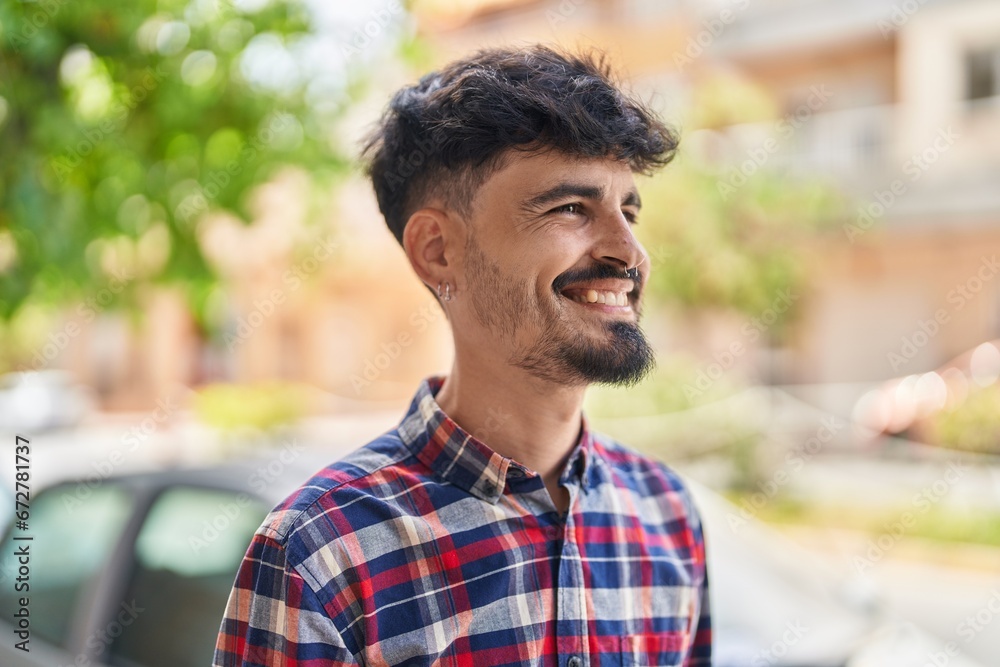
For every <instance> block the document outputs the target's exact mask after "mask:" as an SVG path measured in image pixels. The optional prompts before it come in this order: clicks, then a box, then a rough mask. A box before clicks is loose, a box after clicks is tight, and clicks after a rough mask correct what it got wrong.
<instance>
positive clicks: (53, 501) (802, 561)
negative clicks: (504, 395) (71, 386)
mask: <svg viewBox="0 0 1000 667" xmlns="http://www.w3.org/2000/svg"><path fill="white" fill-rule="evenodd" d="M306 458H307V457H305V456H303V457H302V458H301V459H299V460H296V461H295V462H294V464H288V465H285V464H284V463H282V464H281V466H278V465H276V462H275V461H271V462H264V463H256V464H255V463H244V464H238V465H237V464H234V465H228V466H220V467H214V468H207V469H194V470H191V469H188V470H168V471H163V472H152V473H144V474H129V475H121V476H117V477H110V478H107V479H104V480H100V481H95V482H93V483H90V484H88V483H86V482H84V483H75V482H69V483H63V484H57V485H55V486H52V487H50V488H48V489H46V490H44V491H42V492H40V493H38V494H37V495H35V496H33V498H32V503H31V516H30V522H29V528H28V530H27V531H20V530H18V529H17V528H16V527H9V528H8V530H7V534H6V536H5V538H4V541H3V546H2V552H0V609H3V611H4V613H3V617H2V618H3V620H2V621H0V636H4V637H7V638H8V640H6V641H4V642H0V665H3V666H4V667H43V666H44V667H52V666H54V665H64V666H67V667H68V666H70V665H74V666H78V667H87V666H90V665H94V666H100V665H115V666H120V667H187V666H191V667H194V666H195V665H197V666H199V667H204V666H205V665H208V664H211V661H212V652H213V647H214V644H215V638H216V633H217V631H218V628H219V623H220V620H221V618H222V614H223V610H224V608H225V605H226V600H227V597H228V594H229V591H230V588H231V586H232V583H233V579H234V576H235V573H236V570H237V567H238V565H239V562H240V560H241V558H242V556H243V554H244V552H245V550H246V547H247V545H248V544H249V542H250V538H251V535H252V534H253V532H254V530H255V529H256V528H257V526H258V525H259V524H260V523H261V521H262V520H263V518H264V516H265V515H266V513H267V511H268V510H269V508H270V507H272V506H274V505H275V504H277V502H278V501H280V500H281V499H282V498H283V497H285V496H286V495H287V494H288V493H289V492H291V491H292V490H293V489H294V488H295V487H296V486H297V485H298V484H301V483H302V482H303V481H304V480H305V479H307V478H308V477H309V475H310V474H311V473H312V472H314V471H315V470H317V469H318V468H319V467H321V466H322V465H323V464H324V463H325V462H323V461H317V460H315V459H311V460H308V461H307V460H306ZM692 488H693V490H694V493H695V496H696V501H697V502H698V504H699V507H700V508H701V512H702V515H703V517H704V521H705V532H706V536H707V543H708V549H709V567H710V578H711V583H712V605H713V626H714V629H715V655H716V658H715V661H714V664H715V666H716V667H761V666H762V665H767V666H768V667H771V666H774V667H780V666H785V667H791V666H793V665H794V666H797V667H832V666H834V665H838V666H843V667H867V666H870V665H871V666H877V667H922V666H923V665H924V664H925V662H926V660H927V655H928V654H930V653H932V652H935V651H942V650H943V645H942V643H941V642H939V641H937V640H934V639H933V638H930V637H928V636H927V635H926V634H924V633H922V632H921V631H920V630H919V629H918V628H916V627H914V626H913V625H912V624H909V623H906V622H905V621H902V620H897V619H891V618H887V617H885V615H884V614H882V613H881V612H880V610H879V607H878V604H877V600H875V598H873V597H872V596H871V595H868V594H866V593H864V592H863V591H862V592H861V593H859V590H860V589H858V588H857V586H854V585H852V584H851V583H850V582H848V581H845V580H844V579H843V578H841V577H839V576H838V575H837V574H836V573H831V572H828V571H826V570H825V569H824V568H823V567H822V566H821V565H819V564H818V563H816V562H814V560H813V559H811V558H810V557H809V555H808V554H805V553H801V552H799V551H797V550H795V549H794V547H793V546H791V545H790V544H788V543H787V542H786V541H785V540H783V539H781V537H780V536H777V535H774V534H773V533H771V532H770V531H769V529H767V528H766V527H765V526H763V525H761V524H760V523H759V522H757V521H755V520H753V519H752V518H750V519H748V520H746V523H744V524H740V526H739V528H738V529H734V527H733V525H732V516H734V515H738V512H739V510H738V509H737V508H736V507H735V506H733V505H731V504H730V503H728V502H727V501H725V500H724V499H723V498H721V497H720V496H719V495H717V494H715V493H713V492H711V491H710V490H708V489H706V488H704V487H701V486H699V485H697V484H693V483H692ZM24 535H31V536H32V537H33V538H34V539H33V540H32V541H31V542H30V552H31V560H30V567H31V571H30V595H29V596H28V597H29V598H30V599H29V613H30V616H29V618H30V629H31V640H30V641H31V643H30V649H31V650H30V652H29V653H25V652H22V651H20V650H17V649H16V648H15V642H14V641H10V638H11V637H16V635H14V634H13V633H14V631H15V629H16V628H13V627H10V622H11V619H12V617H13V616H12V615H13V614H14V612H15V611H16V610H17V609H18V608H19V606H20V605H19V600H18V598H19V594H18V593H17V592H16V591H15V590H14V586H13V585H12V584H13V583H14V580H15V578H16V577H17V576H18V575H17V567H18V566H17V563H15V562H14V561H13V560H12V559H11V558H10V555H11V554H13V553H14V549H15V544H24V542H23V541H20V542H15V541H14V538H15V537H18V536H24ZM949 660H950V662H949V663H948V664H949V667H976V663H973V662H971V661H968V660H966V659H964V657H963V656H957V657H950V658H949ZM483 664H484V665H485V664H488V663H486V662H484V663H483Z"/></svg>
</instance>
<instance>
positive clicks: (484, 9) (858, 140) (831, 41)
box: [0, 0, 1000, 667]
mask: <svg viewBox="0 0 1000 667" xmlns="http://www.w3.org/2000/svg"><path fill="white" fill-rule="evenodd" d="M535 41H542V42H547V43H552V44H558V45H562V46H565V47H568V48H598V49H601V50H604V51H606V52H607V53H608V55H609V58H610V61H611V62H612V64H613V65H614V66H615V68H616V69H617V70H618V71H619V72H620V74H621V76H622V78H623V80H625V81H626V82H627V85H628V87H630V88H631V89H632V90H634V91H635V92H636V93H637V94H638V95H639V96H640V97H642V98H643V99H645V100H647V101H648V102H649V104H650V105H651V106H652V107H653V108H655V109H656V110H657V111H658V112H660V113H661V114H662V115H663V116H664V117H665V119H666V120H667V121H668V122H670V123H672V124H673V125H675V126H676V127H678V128H679V129H680V131H681V137H682V140H681V151H680V154H679V157H678V158H677V159H676V160H675V162H674V163H672V164H671V165H670V166H668V167H667V168H666V169H665V170H664V171H663V172H661V173H660V174H658V175H656V176H654V177H649V178H640V179H639V180H638V181H637V182H638V186H639V189H640V192H641V193H642V197H643V201H644V207H643V213H642V218H641V223H640V224H639V225H638V227H637V228H636V233H637V235H638V236H639V238H640V240H641V241H642V243H643V244H644V245H645V247H646V249H647V251H648V252H649V253H650V256H651V259H652V266H651V267H649V270H650V276H651V280H650V283H649V287H648V289H647V290H646V294H645V297H644V298H645V308H644V318H643V322H642V324H643V328H644V329H645V331H646V332H647V334H648V335H649V337H650V338H651V340H652V341H653V343H654V346H655V347H656V349H657V352H658V355H659V356H658V366H657V371H656V373H655V375H654V376H652V377H650V378H649V379H648V380H647V381H645V382H644V383H643V384H642V385H641V386H639V387H636V388H634V389H630V390H622V389H613V388H605V387H593V388H591V389H590V390H589V393H588V398H587V403H586V406H585V410H586V413H587V414H588V416H589V417H590V418H591V419H592V421H593V423H594V425H595V427H596V428H598V429H599V430H602V431H604V432H607V433H609V434H610V435H612V436H614V437H616V438H618V439H620V440H621V441H622V442H624V443H627V444H629V445H632V446H634V447H636V448H639V449H641V450H643V451H645V452H647V453H649V454H651V455H653V456H656V457H657V458H660V459H662V460H664V461H666V462H668V463H670V464H671V465H673V466H675V467H676V468H677V469H678V470H679V471H681V472H682V473H684V474H685V475H686V476H688V477H689V478H690V479H692V480H694V481H696V482H697V483H699V484H701V485H703V486H704V487H706V488H707V489H710V490H711V491H712V492H714V494H716V495H718V496H720V497H722V498H725V499H726V500H727V501H728V503H730V504H729V505H727V507H728V509H726V510H724V511H723V512H722V514H721V516H722V517H723V518H724V520H723V522H722V523H719V524H717V525H715V526H714V530H715V531H727V532H728V533H731V534H728V535H726V536H725V539H722V536H719V539H718V540H716V541H717V542H718V543H719V544H722V543H724V542H726V541H728V540H729V538H731V537H734V536H736V537H738V536H739V535H740V533H741V531H742V530H743V527H744V526H746V525H749V524H751V523H753V524H756V523H759V522H763V524H764V525H765V526H767V527H768V528H769V529H771V530H775V531H777V532H778V533H780V534H782V535H783V537H784V538H787V540H788V544H789V545H793V546H794V548H796V549H802V550H803V551H802V553H808V554H809V558H814V559H816V562H818V563H822V564H823V567H824V568H828V569H829V570H830V571H832V572H835V573H837V575H838V576H843V577H845V578H849V579H850V580H851V581H853V582H854V583H853V584H852V586H855V587H856V588H852V589H851V590H852V591H854V592H853V593H852V594H854V595H856V596H857V597H858V598H859V599H861V598H863V599H868V597H867V596H870V595H877V597H878V599H879V600H880V601H881V602H880V604H882V605H884V608H885V609H887V610H888V613H890V614H893V615H897V616H898V617H899V618H903V619H905V620H906V621H907V622H912V623H913V624H914V625H915V627H919V628H921V630H922V631H924V632H926V633H928V634H929V635H931V636H933V637H935V638H936V639H938V640H940V641H941V642H942V644H944V643H948V642H952V643H954V645H956V646H958V647H960V655H961V657H960V658H949V659H950V660H952V662H951V663H950V664H953V665H959V664H966V663H962V662H960V660H961V659H969V660H972V661H974V662H970V663H968V664H981V665H1000V620H998V619H995V618H994V617H995V616H1000V604H997V603H1000V379H998V378H1000V278H998V274H1000V3H997V2H995V0H838V1H834V0H718V1H716V0H703V1H699V2H695V1H693V0H655V1H654V0H561V1H557V0H461V1H451V2H446V1H444V0H414V1H413V2H407V3H403V2H399V1H398V0H373V2H370V3H322V2H319V1H318V0H317V1H316V2H295V1H293V0H238V1H236V0H234V1H229V0H189V1H188V0H163V1H160V2H152V1H151V0H139V1H137V2H133V3H130V4H129V5H128V6H127V7H126V6H122V5H120V4H119V3H112V2H107V1H105V0H100V1H95V2H87V3H71V2H66V1H65V0H41V1H37V2H22V1H20V0H0V373H2V376H0V437H2V438H4V439H5V440H4V443H3V448H4V449H3V451H5V452H6V451H7V449H8V447H11V448H12V447H13V444H14V435H13V434H15V433H19V434H22V435H27V436H30V437H31V439H32V443H33V456H34V458H33V461H32V475H33V477H32V482H33V484H34V485H35V488H38V489H40V488H41V487H42V486H44V485H46V484H54V483H57V482H66V481H70V482H73V483H81V480H86V479H88V478H96V479H98V480H102V479H105V478H109V477H112V476H116V475H124V474H128V473H131V472H135V471H149V470H165V469H173V468H175V467H181V468H183V467H188V466H209V465H216V464H220V463H224V462H227V461H233V460H239V459H243V458H245V457H248V456H250V455H254V456H264V457H267V456H268V452H271V456H272V458H273V457H275V456H277V454H276V453H277V452H283V451H289V446H290V443H292V445H293V449H294V451H295V453H296V454H295V455H296V456H298V455H299V454H298V453H299V452H307V453H308V456H310V457H312V458H313V459H315V460H324V459H326V460H329V461H332V460H335V459H336V458H339V457H340V456H342V455H344V454H345V453H347V452H349V451H350V450H351V449H353V448H355V447H358V446H360V445H362V444H364V443H365V442H367V441H368V440H370V439H372V438H373V437H375V436H377V435H378V434H380V433H382V432H384V431H385V430H388V429H390V428H392V427H393V426H394V425H395V424H396V423H397V422H398V420H399V419H400V417H401V416H402V415H403V413H404V412H405V409H406V406H407V404H408V401H409V399H410V397H411V396H412V394H413V392H414V391H415V389H416V386H417V383H418V382H419V381H420V380H421V379H422V378H423V377H425V376H426V375H429V374H431V373H443V372H447V370H448V368H449V365H450V361H451V342H450V334H449V331H448V325H447V322H446V320H445V318H444V315H443V313H442V312H441V310H440V308H439V307H438V306H437V304H436V302H435V301H434V300H433V299H432V298H431V297H430V295H429V294H428V293H427V290H426V289H424V287H423V286H422V285H421V284H420V282H419V280H418V279H417V278H416V276H415V275H414V274H413V272H412V270H411V269H410V267H409V265H408V263H407V261H406V258H405V255H404V253H403V251H402V249H401V248H400V247H399V246H398V245H397V244H396V242H395V241H394V239H393V238H392V236H391V234H390V233H389V231H388V229H387V228H386V226H385V223H384V221H383V220H382V218H381V216H380V215H379V213H378V210H377V207H376V204H375V201H374V196H373V194H372V192H371V189H370V187H369V185H368V184H367V183H366V182H365V180H364V178H363V176H362V175H361V173H360V169H359V166H358V163H357V158H356V153H357V146H358V140H359V138H360V137H361V136H362V134H363V133H364V131H365V130H366V129H367V127H368V126H369V125H370V124H371V123H372V122H373V121H374V120H375V119H376V118H377V117H378V115H379V114H380V112H381V110H382V108H383V107H384V105H385V104H386V102H387V100H388V97H389V95H390V94H391V93H392V91H394V90H395V89H397V88H398V87H399V86H401V85H403V84H406V83H408V82H411V81H413V80H415V79H416V78H417V77H419V76H420V75H422V74H423V73H425V72H427V71H430V70H431V69H433V68H435V67H437V66H440V65H442V64H444V63H446V62H448V61H449V60H451V59H453V58H456V57H459V56H461V55H464V54H466V53H468V52H469V51H471V50H474V49H476V48H479V47H482V46H488V45H499V44H511V43H515V44H517V43H529V42H535ZM419 162H420V156H414V160H413V165H412V166H413V168H414V169H419V167H420V165H419ZM5 456H6V454H5ZM274 460H277V459H274ZM281 460H284V458H282V459H281ZM95 476H96V477H95ZM303 479H304V478H303ZM0 480H2V481H3V483H4V485H5V486H6V487H7V489H8V490H9V491H11V492H13V488H14V474H13V466H12V465H7V464H4V465H3V466H0ZM708 540H709V542H710V544H711V543H712V542H713V534H712V532H709V533H708ZM720 548H721V547H720ZM994 599H995V600H996V601H997V603H993V602H991V601H993V600H994ZM768 604H769V601H768V600H767V599H763V600H761V599H755V600H749V599H748V600H746V605H747V607H748V609H749V608H751V607H752V608H757V607H759V608H761V609H762V610H765V611H766V609H767V608H768ZM984 610H985V611H984ZM4 611H6V610H4ZM765 611H762V612H761V613H765ZM788 620H789V621H792V620H793V619H792V618H788ZM724 622H725V621H724V619H723V625H724ZM785 648H786V649H787V648H788V647H785ZM757 655H758V657H759V656H760V655H761V654H759V653H758V654H757ZM768 655H770V654H768ZM774 655H775V656H779V655H781V654H779V653H777V652H775V654H774ZM948 655H949V656H951V655H953V654H950V653H949V654H948ZM920 659H922V660H932V659H931V658H929V657H927V656H920ZM122 664H125V663H122ZM732 664H736V663H735V662H734V663H732ZM747 664H749V663H747ZM753 664H754V665H759V664H784V663H782V662H781V661H780V660H779V659H778V657H773V656H772V658H768V660H767V661H765V663H761V662H759V661H758V662H754V663H753ZM796 664H805V663H796ZM809 664H813V663H809ZM851 664H856V665H862V664H865V665H868V664H873V665H874V664H884V665H888V664H895V663H888V662H884V663H879V662H877V661H876V662H864V663H863V662H856V663H851ZM900 664H902V663H900ZM907 664H910V663H907ZM912 664H915V665H920V664H922V663H920V662H914V663H912ZM927 664H937V663H934V662H929V663H927ZM939 667H940V665H939Z"/></svg>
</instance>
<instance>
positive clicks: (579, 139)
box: [361, 45, 678, 245]
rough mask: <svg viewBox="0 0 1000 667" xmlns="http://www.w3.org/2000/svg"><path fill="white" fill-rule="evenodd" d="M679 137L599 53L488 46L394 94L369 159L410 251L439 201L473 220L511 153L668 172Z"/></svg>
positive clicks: (385, 208)
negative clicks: (424, 212) (605, 160)
mask: <svg viewBox="0 0 1000 667" xmlns="http://www.w3.org/2000/svg"><path fill="white" fill-rule="evenodd" d="M677 144H678V137H677V135H676V133H675V132H674V131H673V130H671V129H670V128H668V127H666V126H665V125H664V124H663V123H662V122H661V121H660V120H659V119H658V118H657V117H656V116H655V115H654V114H653V112H652V111H650V110H649V109H648V108H647V107H646V106H644V105H643V104H642V103H641V102H640V101H638V100H636V99H635V98H633V97H630V96H629V95H627V94H626V93H624V92H623V91H622V90H621V89H620V88H619V86H618V84H617V83H616V81H615V79H614V76H613V73H612V71H611V68H610V66H609V65H608V62H607V58H606V56H605V55H604V54H603V53H600V52H589V53H583V54H569V53H562V52H559V51H556V50H554V49H552V48H550V47H547V46H544V45H533V46H530V47H527V48H495V49H483V50H481V51H478V52H477V53H475V54H473V55H472V56H471V57H469V58H465V59H463V60H458V61H456V62H453V63H451V64H450V65H448V66H446V67H444V68H443V69H441V70H440V71H437V72H431V73H430V74H427V75H426V76H424V77H423V78H421V79H420V81H419V82H418V83H417V84H416V85H413V86H407V87H405V88H402V89H401V90H399V91H398V92H396V94H395V95H394V96H393V98H392V100H391V102H390V103H389V106H388V108H387V109H386V111H385V113H384V115H383V116H382V118H381V119H380V120H379V122H378V123H377V124H376V126H375V128H374V129H373V130H372V132H371V133H370V134H369V136H368V137H367V139H366V140H365V142H364V146H363V150H362V154H361V155H362V158H363V159H364V160H365V161H366V165H365V170H366V173H367V175H368V176H369V177H370V178H371V179H372V184H373V186H374V188H375V196H376V198H377V199H378V205H379V209H380V210H381V211H382V215H383V216H385V221H386V224H387V225H388V226H389V229H390V230H391V231H392V234H393V236H395V237H396V240H397V241H398V242H399V243H400V245H402V243H403V228H404V227H405V225H406V221H407V220H408V219H409V216H410V215H411V214H412V213H413V211H416V210H418V209H419V208H420V207H421V206H423V205H424V204H425V202H426V201H427V200H428V199H429V198H430V197H432V196H438V197H440V198H441V199H443V200H444V201H445V202H446V203H447V204H448V205H450V206H452V207H453V208H454V209H455V210H457V211H459V212H461V213H463V214H464V215H467V214H468V213H469V209H470V204H471V202H472V198H473V196H474V195H475V193H476V191H477V189H478V187H479V186H480V185H481V184H482V183H483V182H484V181H485V180H486V179H487V178H488V177H489V176H490V175H491V174H493V173H495V172H496V171H497V170H499V169H500V168H502V166H503V164H504V163H503V159H504V157H505V154H506V153H507V151H508V149H516V150H524V151H530V152H536V151H544V150H553V149H554V150H558V151H562V152H565V153H567V154H570V155H577V156H581V157H604V156H608V155H611V156H614V157H615V158H617V159H619V160H622V161H625V162H627V163H628V164H629V166H630V167H631V169H632V170H633V171H634V172H637V173H643V174H648V173H651V172H652V171H654V170H655V169H657V168H659V167H662V166H664V165H666V164H667V163H668V162H670V160H672V159H673V157H674V154H675V152H676V150H677Z"/></svg>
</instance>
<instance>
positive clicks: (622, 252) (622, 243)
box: [591, 211, 648, 273]
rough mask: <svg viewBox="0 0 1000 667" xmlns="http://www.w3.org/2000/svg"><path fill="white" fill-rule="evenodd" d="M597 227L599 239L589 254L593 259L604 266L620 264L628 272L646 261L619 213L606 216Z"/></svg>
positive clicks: (627, 223)
mask: <svg viewBox="0 0 1000 667" xmlns="http://www.w3.org/2000/svg"><path fill="white" fill-rule="evenodd" d="M599 226H600V228H601V233H600V238H599V239H598V240H597V242H596V243H595V244H594V249H593V251H592V253H591V256H592V257H593V258H594V259H596V260H597V261H599V262H604V263H606V264H615V265H618V264H621V265H622V268H623V269H625V270H628V271H632V270H633V269H635V268H636V267H638V266H639V265H641V264H643V263H644V262H645V261H646V260H647V259H648V257H647V255H646V251H645V250H644V249H643V247H642V244H641V243H639V241H638V239H636V238H635V234H633V233H632V225H631V224H630V223H629V221H628V219H627V218H626V217H625V216H624V214H622V212H621V211H617V212H616V213H613V214H610V215H608V216H606V217H605V218H604V219H602V220H601V224H600V225H599ZM633 273H634V272H633Z"/></svg>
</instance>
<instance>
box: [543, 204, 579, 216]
mask: <svg viewBox="0 0 1000 667" xmlns="http://www.w3.org/2000/svg"><path fill="white" fill-rule="evenodd" d="M551 212H552V213H569V214H570V215H577V214H579V213H583V206H582V205H580V204H577V203H575V202H574V203H572V204H563V205H562V206H557V207H556V208H554V209H552V211H551Z"/></svg>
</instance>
